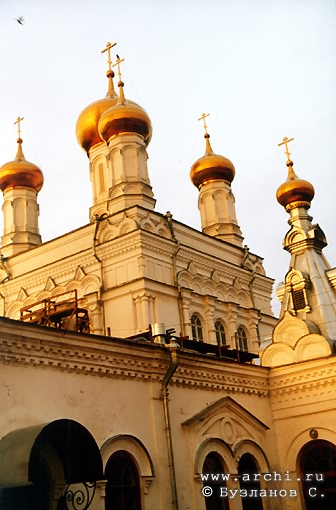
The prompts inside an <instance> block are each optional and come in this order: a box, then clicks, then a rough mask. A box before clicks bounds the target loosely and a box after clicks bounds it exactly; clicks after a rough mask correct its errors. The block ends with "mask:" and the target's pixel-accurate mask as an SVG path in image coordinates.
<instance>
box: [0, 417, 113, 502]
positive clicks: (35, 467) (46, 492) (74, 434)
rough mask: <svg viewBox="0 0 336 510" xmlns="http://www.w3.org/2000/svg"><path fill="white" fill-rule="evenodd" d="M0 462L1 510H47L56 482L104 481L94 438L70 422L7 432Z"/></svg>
mask: <svg viewBox="0 0 336 510" xmlns="http://www.w3.org/2000/svg"><path fill="white" fill-rule="evenodd" d="M0 459H1V461H2V465H0V486H2V487H1V489H0V508H1V510H7V509H8V510H48V508H50V507H51V501H52V498H53V491H54V486H55V483H54V482H55V481H65V482H66V484H73V483H78V482H95V481H97V480H102V479H103V465H102V459H101V455H100V451H99V448H98V446H97V444H96V442H95V440H94V438H93V436H92V435H91V434H90V432H89V431H88V430H87V429H86V428H85V427H84V426H83V425H81V424H80V423H77V422H75V421H73V420H66V419H61V420H55V421H53V422H51V423H49V424H47V425H45V424H43V425H36V426H32V427H27V428H23V429H18V430H14V431H13V432H10V433H9V434H7V436H5V437H4V438H3V439H2V440H1V441H0ZM8 466H11V468H10V469H8Z"/></svg>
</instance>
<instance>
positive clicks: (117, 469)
mask: <svg viewBox="0 0 336 510" xmlns="http://www.w3.org/2000/svg"><path fill="white" fill-rule="evenodd" d="M105 479H106V480H107V482H106V493H105V494H106V496H105V509H106V510H112V509H114V508H117V509H118V510H141V492H140V477H139V471H138V468H137V466H136V464H135V462H134V460H133V458H132V457H131V455H130V454H129V453H127V452H125V451H117V452H115V453H113V454H112V455H111V457H110V458H109V460H108V462H107V464H106V468H105Z"/></svg>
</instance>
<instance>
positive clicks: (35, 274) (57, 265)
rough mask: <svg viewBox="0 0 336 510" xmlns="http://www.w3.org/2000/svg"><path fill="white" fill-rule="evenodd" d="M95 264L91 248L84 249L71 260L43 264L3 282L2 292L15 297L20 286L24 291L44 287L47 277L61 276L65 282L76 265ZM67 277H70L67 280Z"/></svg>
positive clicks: (83, 266) (86, 265) (57, 277)
mask: <svg viewBox="0 0 336 510" xmlns="http://www.w3.org/2000/svg"><path fill="white" fill-rule="evenodd" d="M95 264H96V261H95V259H94V258H93V256H92V253H91V250H90V251H89V250H85V252H80V253H79V254H75V255H72V256H71V260H67V262H64V259H63V260H59V261H57V262H54V263H51V264H50V265H49V266H47V267H45V266H44V267H43V268H42V269H41V268H36V269H34V270H33V271H31V272H30V273H25V274H22V275H20V276H17V277H14V278H13V279H11V280H8V281H7V282H5V283H4V284H3V287H2V293H3V294H4V295H6V297H9V296H14V298H15V297H16V295H17V294H18V292H19V291H20V289H21V288H22V287H24V288H25V289H26V291H29V290H30V289H35V288H36V287H40V286H41V285H42V287H44V285H45V282H46V280H47V279H48V278H49V277H52V278H53V279H55V280H59V279H62V278H63V279H64V282H62V284H63V283H67V282H69V281H71V276H73V273H74V271H75V270H76V269H77V267H78V266H81V267H82V268H87V267H89V266H93V265H95ZM67 277H70V278H69V279H68V280H67V279H66V278H67ZM28 294H29V292H28Z"/></svg>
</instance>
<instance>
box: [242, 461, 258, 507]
mask: <svg viewBox="0 0 336 510" xmlns="http://www.w3.org/2000/svg"><path fill="white" fill-rule="evenodd" d="M259 471H260V470H259V469H258V466H257V463H256V461H255V459H254V457H253V456H252V455H251V454H250V453H244V454H243V455H242V456H241V458H240V460H239V465H238V474H239V476H240V488H241V490H246V491H247V492H248V494H251V491H255V490H256V491H258V492H259V491H260V482H259V480H258V479H255V477H254V475H255V474H259ZM258 492H257V494H258ZM253 494H256V493H255V492H254V493H253ZM241 501H242V505H243V510H263V506H262V501H261V497H260V496H255V497H253V498H242V499H241Z"/></svg>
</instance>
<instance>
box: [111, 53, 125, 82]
mask: <svg viewBox="0 0 336 510" xmlns="http://www.w3.org/2000/svg"><path fill="white" fill-rule="evenodd" d="M124 60H125V59H124V58H122V59H120V57H119V55H117V60H116V63H115V64H113V66H112V67H115V66H118V76H119V81H121V71H120V64H121V62H123V61H124Z"/></svg>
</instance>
